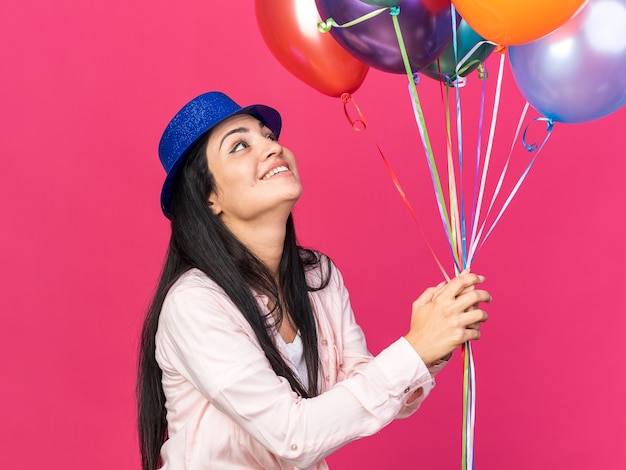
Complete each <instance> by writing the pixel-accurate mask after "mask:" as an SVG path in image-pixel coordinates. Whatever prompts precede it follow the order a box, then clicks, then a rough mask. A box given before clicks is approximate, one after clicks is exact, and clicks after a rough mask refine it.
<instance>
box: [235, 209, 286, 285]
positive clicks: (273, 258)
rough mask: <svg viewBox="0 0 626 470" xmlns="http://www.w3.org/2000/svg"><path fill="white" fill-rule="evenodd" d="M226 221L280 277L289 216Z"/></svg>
mask: <svg viewBox="0 0 626 470" xmlns="http://www.w3.org/2000/svg"><path fill="white" fill-rule="evenodd" d="M287 216H288V214H287ZM224 223H225V224H226V226H227V227H228V228H229V230H230V231H231V232H232V233H233V234H234V235H235V236H236V237H237V238H238V239H239V240H240V241H241V243H243V244H244V245H245V246H246V248H248V249H249V250H250V251H251V252H252V253H253V254H254V255H255V256H256V257H257V258H259V259H260V260H261V261H262V262H263V264H265V266H267V267H268V268H269V269H270V271H271V272H272V273H274V275H275V276H276V277H278V267H279V265H280V260H281V258H282V255H283V246H284V243H285V233H286V225H287V217H284V218H280V219H275V218H270V219H262V220H256V221H254V223H252V222H249V223H237V224H230V223H229V222H228V220H224Z"/></svg>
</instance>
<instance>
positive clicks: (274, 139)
mask: <svg viewBox="0 0 626 470" xmlns="http://www.w3.org/2000/svg"><path fill="white" fill-rule="evenodd" d="M265 138H266V139H268V140H273V141H274V142H276V141H277V140H278V139H277V138H276V135H275V134H274V133H273V132H270V131H268V133H267V134H266V135H265Z"/></svg>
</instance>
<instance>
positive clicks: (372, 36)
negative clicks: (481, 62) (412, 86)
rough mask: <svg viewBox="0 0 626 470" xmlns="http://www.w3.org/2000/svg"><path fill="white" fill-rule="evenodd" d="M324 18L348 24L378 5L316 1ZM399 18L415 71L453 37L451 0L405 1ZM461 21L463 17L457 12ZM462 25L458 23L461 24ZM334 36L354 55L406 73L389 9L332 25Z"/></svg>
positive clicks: (351, 0)
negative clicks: (360, 19) (339, 25)
mask: <svg viewBox="0 0 626 470" xmlns="http://www.w3.org/2000/svg"><path fill="white" fill-rule="evenodd" d="M315 3H316V5H317V9H318V11H319V14H320V17H321V18H322V20H324V21H325V20H327V19H328V18H333V19H334V20H335V22H337V23H338V24H344V23H347V22H349V21H352V20H354V19H356V18H359V17H361V16H363V15H365V14H367V13H369V12H371V11H374V10H376V9H377V8H376V7H373V6H370V5H367V4H366V3H364V2H363V1H362V0H315ZM399 7H400V14H399V15H398V20H399V23H400V29H401V31H402V37H403V40H404V44H405V46H406V50H407V55H408V56H409V62H410V63H411V69H412V71H413V72H418V71H420V70H421V69H423V68H424V67H426V66H427V65H428V64H430V63H431V62H433V61H434V60H435V59H436V58H437V57H439V54H441V53H442V52H443V50H444V49H445V48H446V46H447V45H448V43H449V42H450V40H451V39H452V13H451V11H450V0H403V1H402V2H401V3H400V5H399ZM457 19H458V22H460V21H461V17H460V16H459V15H457ZM457 25H458V24H457ZM330 32H331V34H332V35H333V37H334V38H335V39H336V40H337V42H338V43H339V44H341V46H343V47H344V48H345V49H346V50H347V51H348V52H350V53H351V54H352V55H353V56H354V57H356V58H357V59H359V60H360V61H361V62H364V63H366V64H367V65H369V66H371V67H374V68H377V69H379V70H382V71H384V72H391V73H405V72H406V71H405V68H404V63H403V62H402V55H401V54H400V47H399V46H398V39H397V37H396V32H395V29H394V27H393V22H392V20H391V17H390V14H389V12H388V11H384V12H382V13H381V14H379V15H378V16H376V17H374V18H370V19H368V20H365V21H363V22H362V23H359V24H356V25H354V26H350V27H347V28H332V29H331V30H330Z"/></svg>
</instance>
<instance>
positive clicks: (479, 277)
mask: <svg viewBox="0 0 626 470" xmlns="http://www.w3.org/2000/svg"><path fill="white" fill-rule="evenodd" d="M478 279H480V282H484V281H485V276H481V275H480V274H479V275H478Z"/></svg>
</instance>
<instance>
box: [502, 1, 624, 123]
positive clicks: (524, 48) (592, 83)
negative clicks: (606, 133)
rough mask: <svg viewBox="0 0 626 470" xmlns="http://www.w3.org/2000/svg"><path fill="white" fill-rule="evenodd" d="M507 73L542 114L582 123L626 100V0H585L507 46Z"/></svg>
mask: <svg viewBox="0 0 626 470" xmlns="http://www.w3.org/2000/svg"><path fill="white" fill-rule="evenodd" d="M509 59H510V62H511V69H512V72H513V77H514V79H515V82H516V83H517V86H518V88H519V90H520V91H521V93H522V95H523V96H524V98H526V100H527V101H528V102H529V103H530V105H531V106H532V107H533V108H535V109H536V110H537V111H538V112H539V113H541V114H542V115H544V116H545V117H546V118H548V119H550V120H552V121H556V122H563V123H583V122H589V121H593V120H595V119H599V118H601V117H603V116H606V115H608V114H610V113H612V112H614V111H616V110H618V109H619V108H621V107H622V106H624V104H626V0H589V2H588V3H587V4H586V5H585V6H584V7H583V9H582V10H581V11H580V12H579V13H578V14H577V15H576V16H575V17H574V18H572V19H571V20H570V21H568V22H567V23H566V24H565V25H563V26H561V27H560V28H559V29H557V30H556V31H554V32H552V33H550V34H549V35H547V36H545V37H543V38H541V39H538V40H536V41H533V42H531V43H529V44H524V45H520V46H515V47H510V48H509Z"/></svg>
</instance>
